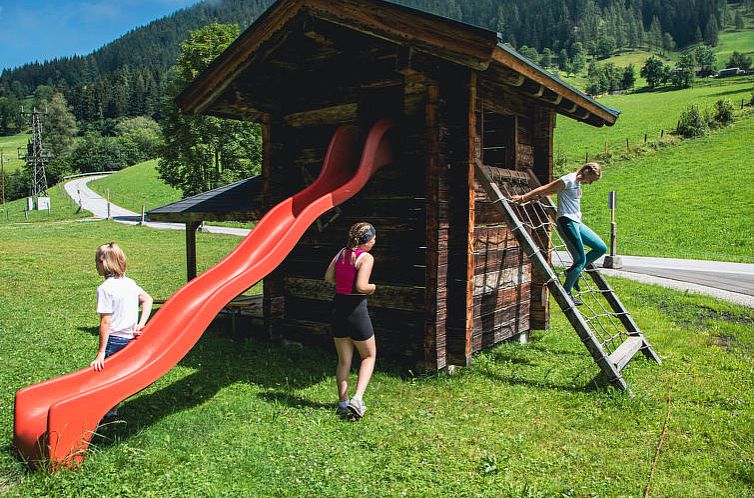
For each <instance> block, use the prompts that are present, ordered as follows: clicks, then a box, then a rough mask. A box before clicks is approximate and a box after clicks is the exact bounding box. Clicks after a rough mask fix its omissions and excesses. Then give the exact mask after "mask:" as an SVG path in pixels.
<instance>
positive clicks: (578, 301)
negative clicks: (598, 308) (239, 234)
mask: <svg viewBox="0 0 754 498" xmlns="http://www.w3.org/2000/svg"><path fill="white" fill-rule="evenodd" d="M568 297H569V298H570V299H571V301H573V304H575V305H576V306H581V305H582V304H584V301H582V300H581V299H579V298H578V297H576V296H574V295H573V294H571V293H570V292H569V293H568Z"/></svg>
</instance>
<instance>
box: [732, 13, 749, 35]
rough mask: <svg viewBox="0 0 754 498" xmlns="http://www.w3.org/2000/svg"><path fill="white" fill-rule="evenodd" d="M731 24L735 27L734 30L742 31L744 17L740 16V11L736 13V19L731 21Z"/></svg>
mask: <svg viewBox="0 0 754 498" xmlns="http://www.w3.org/2000/svg"><path fill="white" fill-rule="evenodd" d="M733 24H734V25H735V26H736V29H738V30H742V29H744V27H745V26H746V21H744V16H743V14H741V11H740V10H737V11H736V18H735V20H734V21H733Z"/></svg>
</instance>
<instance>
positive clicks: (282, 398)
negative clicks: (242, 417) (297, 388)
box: [257, 391, 335, 409]
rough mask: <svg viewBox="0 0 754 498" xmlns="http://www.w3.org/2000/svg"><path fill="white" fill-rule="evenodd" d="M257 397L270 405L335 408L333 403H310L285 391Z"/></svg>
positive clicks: (266, 393)
mask: <svg viewBox="0 0 754 498" xmlns="http://www.w3.org/2000/svg"><path fill="white" fill-rule="evenodd" d="M257 397H258V398H260V399H263V400H265V401H269V402H270V403H280V404H283V405H288V406H290V407H294V408H315V409H320V408H327V409H330V408H332V409H334V408H335V403H321V402H319V401H312V400H310V399H306V398H302V397H300V396H296V395H295V394H291V393H290V392H287V391H267V392H264V393H259V394H257Z"/></svg>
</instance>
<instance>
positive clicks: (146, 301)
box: [134, 292, 154, 335]
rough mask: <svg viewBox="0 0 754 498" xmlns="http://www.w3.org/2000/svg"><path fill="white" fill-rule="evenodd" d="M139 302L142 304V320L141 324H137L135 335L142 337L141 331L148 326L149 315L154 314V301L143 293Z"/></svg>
mask: <svg viewBox="0 0 754 498" xmlns="http://www.w3.org/2000/svg"><path fill="white" fill-rule="evenodd" d="M139 302H140V303H141V319H140V320H139V323H137V324H136V328H135V329H134V335H141V329H143V328H144V327H145V326H146V324H147V320H149V315H150V314H151V313H152V303H153V302H154V301H153V299H152V296H150V295H149V294H147V293H146V292H143V293H141V294H139Z"/></svg>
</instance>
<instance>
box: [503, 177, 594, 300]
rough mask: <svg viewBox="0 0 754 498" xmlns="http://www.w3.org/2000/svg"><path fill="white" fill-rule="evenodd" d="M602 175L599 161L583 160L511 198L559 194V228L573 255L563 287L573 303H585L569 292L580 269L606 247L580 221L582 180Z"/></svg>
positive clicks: (591, 179) (520, 199)
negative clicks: (572, 170)
mask: <svg viewBox="0 0 754 498" xmlns="http://www.w3.org/2000/svg"><path fill="white" fill-rule="evenodd" d="M601 176H602V168H601V167H600V165H599V163H586V164H585V165H583V166H582V167H581V168H579V169H578V170H577V171H575V172H573V173H569V174H567V175H563V176H561V177H560V178H558V179H557V180H555V181H553V182H550V183H548V184H547V185H542V186H541V187H538V188H535V189H534V190H532V191H531V192H527V193H526V194H524V195H516V196H513V198H512V199H511V200H512V201H513V202H517V203H520V202H528V201H531V200H538V199H540V198H541V197H543V196H547V195H552V194H558V213H557V223H558V232H559V233H560V234H561V236H562V237H563V241H564V242H565V244H566V246H567V247H568V251H569V252H570V253H571V256H572V257H573V264H572V265H571V267H570V268H568V269H567V270H566V280H565V283H564V284H563V287H564V288H565V290H566V292H567V293H568V295H569V296H570V298H571V300H572V301H573V303H574V304H575V305H576V306H580V305H582V304H584V303H583V302H581V300H580V299H578V298H577V297H575V296H573V294H572V292H573V289H574V288H575V289H576V290H577V291H579V290H580V289H579V286H578V280H579V277H580V276H581V272H583V271H584V268H585V267H586V266H588V265H590V264H591V263H593V262H594V261H596V260H597V259H598V258H599V257H600V256H602V255H603V254H605V252H606V251H607V246H606V245H605V243H604V242H603V241H602V239H601V238H600V237H599V236H598V235H597V234H596V233H594V232H593V231H592V230H591V229H590V228H589V227H588V226H586V225H585V224H584V223H582V222H581V184H582V183H585V184H587V185H589V184H591V183H593V182H596V181H597V180H599V179H600V177H601ZM585 245H586V246H588V247H590V248H591V250H590V251H589V253H586V252H585V249H584V246H585Z"/></svg>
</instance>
